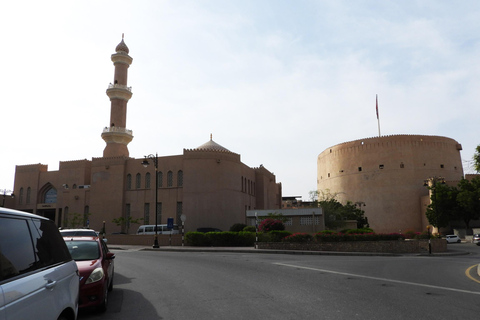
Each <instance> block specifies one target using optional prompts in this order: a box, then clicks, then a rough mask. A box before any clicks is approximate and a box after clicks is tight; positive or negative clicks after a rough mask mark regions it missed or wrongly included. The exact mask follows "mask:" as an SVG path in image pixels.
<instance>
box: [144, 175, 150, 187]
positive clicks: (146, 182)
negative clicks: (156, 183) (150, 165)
mask: <svg viewBox="0 0 480 320" xmlns="http://www.w3.org/2000/svg"><path fill="white" fill-rule="evenodd" d="M145 189H150V172H147V174H146V175H145Z"/></svg>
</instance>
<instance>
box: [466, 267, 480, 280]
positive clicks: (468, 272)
mask: <svg viewBox="0 0 480 320" xmlns="http://www.w3.org/2000/svg"><path fill="white" fill-rule="evenodd" d="M473 268H478V264H475V265H473V266H471V267H469V268H468V269H467V270H465V275H466V276H467V277H468V278H469V279H470V280H473V281H475V282H477V283H480V280H478V279H475V278H474V277H472V275H470V271H471V270H472V269H473Z"/></svg>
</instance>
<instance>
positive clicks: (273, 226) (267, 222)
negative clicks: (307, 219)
mask: <svg viewBox="0 0 480 320" xmlns="http://www.w3.org/2000/svg"><path fill="white" fill-rule="evenodd" d="M259 229H260V231H262V232H269V231H275V230H285V225H284V224H283V222H282V221H280V220H274V219H271V218H267V219H264V220H262V222H261V223H260V226H259Z"/></svg>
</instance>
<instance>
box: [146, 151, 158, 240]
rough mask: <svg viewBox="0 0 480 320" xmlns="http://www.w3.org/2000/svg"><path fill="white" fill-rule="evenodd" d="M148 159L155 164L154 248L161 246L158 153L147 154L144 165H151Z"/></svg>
mask: <svg viewBox="0 0 480 320" xmlns="http://www.w3.org/2000/svg"><path fill="white" fill-rule="evenodd" d="M148 159H150V160H152V161H153V165H154V166H155V240H154V242H153V246H152V247H153V248H160V246H159V245H158V231H157V230H158V154H157V153H155V155H153V154H150V155H148V156H145V159H144V160H143V161H142V166H144V167H145V168H146V167H148V166H149V165H150V163H149V162H148Z"/></svg>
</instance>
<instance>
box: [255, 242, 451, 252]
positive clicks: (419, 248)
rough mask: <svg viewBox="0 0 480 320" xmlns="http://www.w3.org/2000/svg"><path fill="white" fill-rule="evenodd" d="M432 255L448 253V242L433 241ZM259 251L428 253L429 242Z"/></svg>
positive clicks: (275, 245)
mask: <svg viewBox="0 0 480 320" xmlns="http://www.w3.org/2000/svg"><path fill="white" fill-rule="evenodd" d="M431 246H432V253H438V252H446V251H447V241H446V240H444V239H432V240H431ZM258 248H259V249H276V250H305V251H336V252H380V253H428V252H429V248H428V240H405V241H403V240H396V241H344V242H311V243H288V242H260V243H258Z"/></svg>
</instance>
